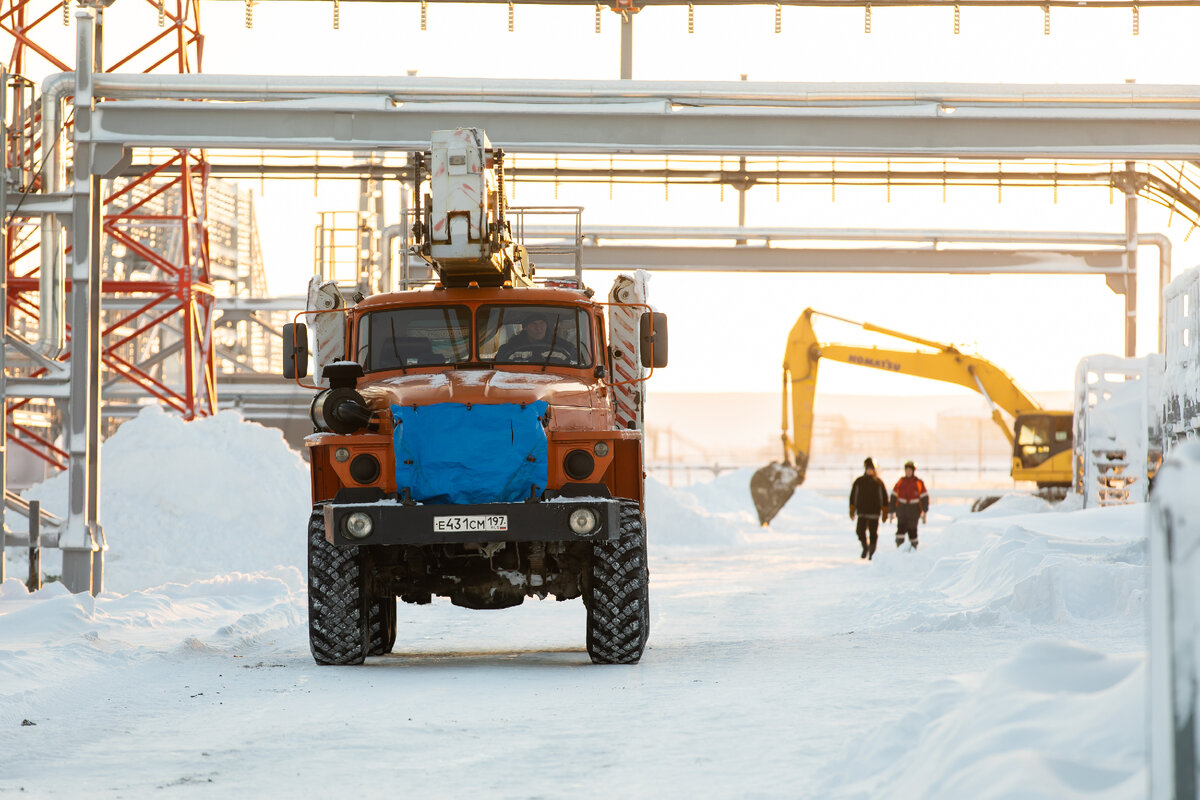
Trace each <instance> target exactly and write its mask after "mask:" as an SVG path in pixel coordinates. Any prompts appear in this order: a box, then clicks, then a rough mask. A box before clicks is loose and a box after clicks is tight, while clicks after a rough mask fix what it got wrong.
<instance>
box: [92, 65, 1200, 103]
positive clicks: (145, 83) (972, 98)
mask: <svg viewBox="0 0 1200 800" xmlns="http://www.w3.org/2000/svg"><path fill="white" fill-rule="evenodd" d="M95 83H96V93H97V95H104V96H106V97H111V98H116V99H150V98H161V99H166V98H174V97H178V98H207V99H241V100H254V99H262V100H270V99H284V98H288V97H316V96H321V95H335V94H336V95H346V94H360V95H361V94H366V95H388V96H391V97H393V98H394V99H396V100H406V99H411V100H414V101H419V100H446V99H452V100H458V101H464V100H468V101H469V100H475V101H479V102H513V103H524V102H535V103H546V102H553V101H555V100H557V101H559V102H564V103H580V102H596V103H612V102H645V101H648V100H663V101H667V102H678V103H687V104H689V105H699V106H704V105H743V104H744V105H759V104H763V103H768V104H771V105H783V106H786V105H799V106H813V105H828V106H837V105H863V104H879V105H895V104H901V105H927V104H942V105H948V106H955V107H960V106H961V107H970V106H988V105H1006V106H1016V107H1047V106H1074V107H1079V106H1084V105H1091V106H1094V107H1095V108H1099V109H1111V110H1114V111H1120V110H1122V109H1126V108H1133V107H1146V106H1161V107H1164V108H1182V107H1197V108H1200V94H1196V93H1194V92H1191V91H1188V89H1190V87H1181V86H1175V85H1162V86H1156V85H1152V84H1113V85H1109V86H1084V85H1075V86H1043V85H1037V84H1028V85H1018V86H1005V87H1004V88H1003V89H998V88H997V86H996V85H994V84H942V83H925V84H920V83H913V84H894V83H892V84H888V83H857V84H856V83H837V84H833V83H826V84H822V83H746V82H743V81H711V82H694V81H687V82H684V81H663V82H656V81H567V80H541V81H523V80H512V79H493V80H476V79H468V78H460V79H454V78H417V77H334V76H304V75H270V76H267V75H214V74H188V75H153V74H150V75H133V74H116V73H104V74H98V75H96V76H95Z"/></svg>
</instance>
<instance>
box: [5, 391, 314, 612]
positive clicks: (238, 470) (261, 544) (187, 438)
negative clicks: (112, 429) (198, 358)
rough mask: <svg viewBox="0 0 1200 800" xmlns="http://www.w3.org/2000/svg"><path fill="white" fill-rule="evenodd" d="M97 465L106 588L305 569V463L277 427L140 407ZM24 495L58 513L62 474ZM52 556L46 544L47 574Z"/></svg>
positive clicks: (53, 565)
mask: <svg viewBox="0 0 1200 800" xmlns="http://www.w3.org/2000/svg"><path fill="white" fill-rule="evenodd" d="M100 469H101V497H100V519H101V521H102V523H103V525H104V533H105V536H106V538H107V540H108V545H109V550H108V552H107V553H106V556H105V570H104V573H105V574H104V584H105V589H106V590H111V591H116V592H130V591H133V590H136V589H141V588H145V587H147V586H154V585H157V584H161V583H165V582H167V581H176V582H187V581H193V580H197V579H200V578H210V577H213V576H215V575H222V574H225V573H228V572H256V571H260V570H268V569H271V568H273V567H276V566H281V565H282V566H286V567H297V568H303V566H304V559H305V546H306V545H305V543H306V538H305V534H304V531H305V527H306V525H307V520H308V515H309V511H310V509H311V499H310V490H309V486H310V479H309V472H308V467H307V465H306V464H305V463H304V461H303V459H302V458H301V457H300V455H299V454H297V453H296V452H295V451H293V450H292V449H291V448H289V447H288V445H287V443H286V442H285V441H284V439H283V435H282V433H281V432H280V431H278V430H277V429H275V428H265V427H263V426H262V425H258V424H257V423H253V422H247V421H246V420H244V419H243V418H242V417H241V415H240V414H238V413H237V412H235V411H222V412H221V413H219V414H217V415H216V416H213V417H207V418H202V419H197V420H194V421H192V422H184V421H183V420H181V419H180V418H178V417H176V416H172V415H170V414H167V413H165V412H164V411H163V410H162V409H161V408H159V407H158V406H147V407H146V408H145V409H144V410H143V411H142V412H141V413H140V414H139V415H138V416H137V417H136V418H134V419H132V420H130V421H129V422H126V423H125V424H124V425H122V426H121V427H120V428H119V429H118V430H117V432H116V433H115V434H113V436H112V437H110V438H109V439H108V440H107V441H105V442H104V445H103V447H102V449H101V461H100ZM25 495H26V497H27V498H28V499H31V500H41V501H42V505H43V507H44V508H46V509H47V510H49V511H51V512H53V513H55V514H58V515H60V516H61V515H65V513H66V504H67V475H66V474H65V473H62V474H59V475H57V476H55V477H54V478H51V479H50V480H48V481H45V482H44V483H41V484H39V485H37V486H35V487H33V488H31V489H29V490H28V491H27V492H26V493H25ZM11 555H12V554H11V553H10V557H11ZM57 560H58V553H57V551H52V550H47V551H46V555H45V570H46V571H47V572H48V573H52V572H54V571H57ZM12 561H13V562H18V559H17V558H12ZM11 568H12V570H13V574H17V575H21V574H24V567H23V566H20V565H19V564H17V563H14V564H12V565H11Z"/></svg>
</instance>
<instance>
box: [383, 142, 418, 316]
mask: <svg viewBox="0 0 1200 800" xmlns="http://www.w3.org/2000/svg"><path fill="white" fill-rule="evenodd" d="M405 158H406V160H407V162H408V164H409V165H410V169H411V165H412V157H411V156H406V157H405ZM400 228H401V231H400V291H402V292H405V291H408V281H409V275H408V234H409V231H410V230H411V228H412V226H411V225H410V224H409V221H408V184H407V183H404V182H403V181H401V183H400ZM388 247H391V244H390V243H389V244H388ZM388 280H389V281H392V280H393V279H392V278H391V277H390V276H389V278H388ZM393 286H394V283H389V284H388V286H386V287H385V291H389V292H390V291H392V287H393Z"/></svg>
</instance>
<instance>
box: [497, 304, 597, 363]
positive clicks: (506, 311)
mask: <svg viewBox="0 0 1200 800" xmlns="http://www.w3.org/2000/svg"><path fill="white" fill-rule="evenodd" d="M590 319H591V318H590V316H589V315H588V313H587V312H586V311H584V310H583V309H580V308H573V307H570V306H519V305H503V306H481V307H480V308H479V312H478V316H477V317H476V321H477V326H478V327H477V330H478V333H479V358H480V360H481V361H491V362H496V363H503V364H542V365H557V366H568V367H590V366H591V365H592V327H591V323H590Z"/></svg>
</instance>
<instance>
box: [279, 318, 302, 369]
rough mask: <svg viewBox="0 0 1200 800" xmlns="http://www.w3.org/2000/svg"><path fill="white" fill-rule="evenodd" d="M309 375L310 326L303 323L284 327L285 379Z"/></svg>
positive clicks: (289, 324)
mask: <svg viewBox="0 0 1200 800" xmlns="http://www.w3.org/2000/svg"><path fill="white" fill-rule="evenodd" d="M306 375H308V326H307V325H305V324H304V323H303V322H297V323H294V324H293V323H291V322H289V323H288V324H286V325H284V326H283V377H285V378H287V379H288V380H295V379H296V378H303V377H305V376H306Z"/></svg>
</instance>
